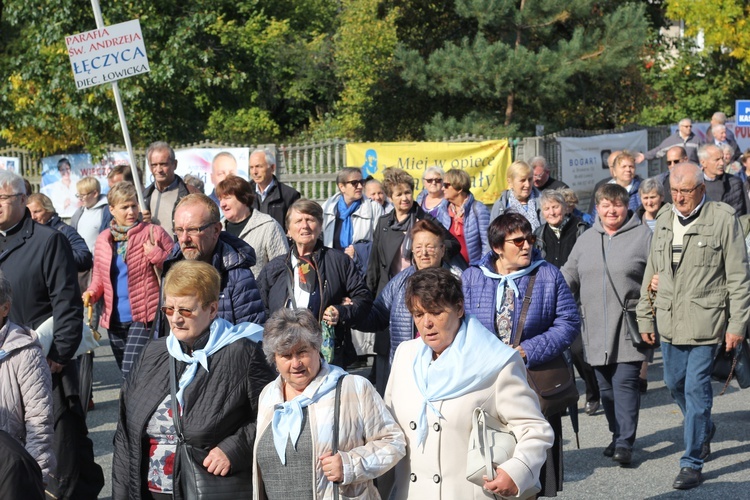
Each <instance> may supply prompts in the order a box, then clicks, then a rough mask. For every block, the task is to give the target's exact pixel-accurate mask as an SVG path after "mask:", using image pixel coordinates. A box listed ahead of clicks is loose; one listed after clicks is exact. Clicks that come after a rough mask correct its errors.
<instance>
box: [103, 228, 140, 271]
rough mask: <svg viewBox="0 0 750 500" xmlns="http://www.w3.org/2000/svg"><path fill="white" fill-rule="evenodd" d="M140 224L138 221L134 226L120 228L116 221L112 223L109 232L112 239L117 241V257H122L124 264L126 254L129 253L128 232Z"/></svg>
mask: <svg viewBox="0 0 750 500" xmlns="http://www.w3.org/2000/svg"><path fill="white" fill-rule="evenodd" d="M138 224H140V221H136V222H135V224H133V225H132V226H120V225H119V224H117V222H115V220H114V219H112V222H110V224H109V232H110V234H111V235H112V239H113V240H114V241H115V246H116V247H117V255H119V256H120V258H121V259H122V261H123V262H126V260H125V254H126V253H127V251H128V231H130V230H131V229H133V228H134V227H135V226H137V225H138Z"/></svg>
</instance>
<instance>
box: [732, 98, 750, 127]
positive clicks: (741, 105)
mask: <svg viewBox="0 0 750 500" xmlns="http://www.w3.org/2000/svg"><path fill="white" fill-rule="evenodd" d="M734 123H735V125H739V126H750V101H735V108H734Z"/></svg>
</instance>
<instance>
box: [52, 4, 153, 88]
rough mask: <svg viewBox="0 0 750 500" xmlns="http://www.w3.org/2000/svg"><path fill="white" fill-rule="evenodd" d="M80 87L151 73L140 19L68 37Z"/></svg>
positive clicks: (72, 62)
mask: <svg viewBox="0 0 750 500" xmlns="http://www.w3.org/2000/svg"><path fill="white" fill-rule="evenodd" d="M65 45H66V46H67V47H68V56H69V57H70V65H71V66H72V68H73V77H74V78H75V81H76V87H77V88H78V90H81V89H85V88H88V87H94V86H96V85H101V84H103V83H109V82H114V81H116V80H120V79H122V78H127V77H129V76H134V75H140V74H142V73H148V72H149V71H150V68H149V66H148V58H147V57H146V46H145V44H144V43H143V35H141V23H140V22H139V21H138V19H133V20H132V21H127V22H124V23H120V24H115V25H112V26H107V27H104V28H102V29H97V30H92V31H86V32H84V33H79V34H77V35H70V36H66V37H65Z"/></svg>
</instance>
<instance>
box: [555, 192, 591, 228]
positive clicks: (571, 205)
mask: <svg viewBox="0 0 750 500" xmlns="http://www.w3.org/2000/svg"><path fill="white" fill-rule="evenodd" d="M556 191H557V192H558V193H560V194H561V195H563V198H565V204H566V205H567V208H566V210H565V212H566V213H567V214H569V215H574V216H576V217H578V218H579V219H580V220H581V221H583V223H584V224H586V227H587V228H589V227H591V225H592V224H593V223H594V218H593V217H592V216H591V215H590V214H587V213H583V212H582V211H581V210H580V209H579V208H578V202H579V200H578V195H577V194H576V192H575V191H573V190H572V189H570V188H559V189H556Z"/></svg>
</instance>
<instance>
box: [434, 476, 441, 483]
mask: <svg viewBox="0 0 750 500" xmlns="http://www.w3.org/2000/svg"><path fill="white" fill-rule="evenodd" d="M432 480H433V481H435V482H436V483H439V482H440V476H438V475H437V474H435V475H434V476H432Z"/></svg>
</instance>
